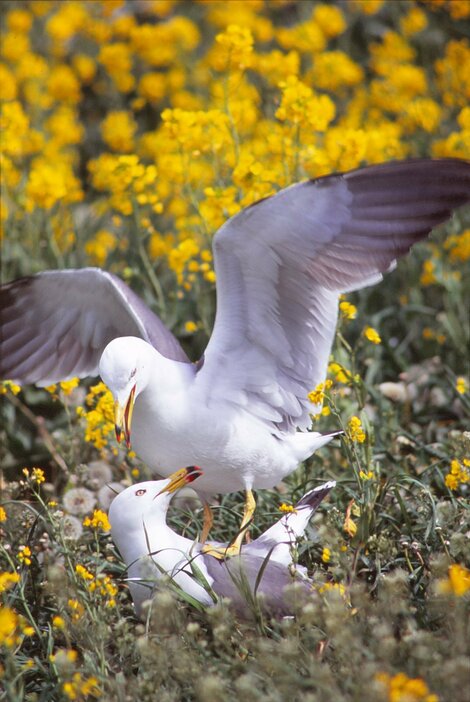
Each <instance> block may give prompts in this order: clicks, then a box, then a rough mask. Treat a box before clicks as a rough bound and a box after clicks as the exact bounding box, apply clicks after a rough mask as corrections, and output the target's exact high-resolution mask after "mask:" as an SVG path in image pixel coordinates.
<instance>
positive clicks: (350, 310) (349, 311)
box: [339, 300, 357, 319]
mask: <svg viewBox="0 0 470 702" xmlns="http://www.w3.org/2000/svg"><path fill="white" fill-rule="evenodd" d="M339 309H340V312H341V315H342V317H343V318H344V319H356V315H357V307H356V306H355V305H353V304H351V303H350V302H347V301H346V300H343V301H342V302H340V303H339Z"/></svg>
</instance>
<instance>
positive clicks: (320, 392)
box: [307, 379, 333, 405]
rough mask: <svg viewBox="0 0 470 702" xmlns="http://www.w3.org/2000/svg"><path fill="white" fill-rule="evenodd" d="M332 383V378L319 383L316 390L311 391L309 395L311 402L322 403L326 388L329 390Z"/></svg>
mask: <svg viewBox="0 0 470 702" xmlns="http://www.w3.org/2000/svg"><path fill="white" fill-rule="evenodd" d="M332 385H333V381H332V380H330V379H328V380H325V382H324V383H319V384H318V385H317V386H316V388H315V390H312V392H309V394H308V395H307V397H308V399H309V400H310V402H312V403H313V404H314V405H319V404H321V403H322V402H323V400H324V399H325V390H329V389H330V388H331V386H332Z"/></svg>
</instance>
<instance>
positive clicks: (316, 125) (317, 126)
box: [276, 76, 336, 132]
mask: <svg viewBox="0 0 470 702" xmlns="http://www.w3.org/2000/svg"><path fill="white" fill-rule="evenodd" d="M280 88H281V91H282V96H281V104H280V106H279V108H278V109H277V110H276V117H277V118H278V119H279V120H281V122H290V123H292V124H293V125H296V126H299V127H306V128H308V129H313V130H314V131H317V132H324V131H325V130H326V129H327V128H328V125H329V124H330V122H331V121H332V120H333V119H334V117H335V114H336V108H335V104H334V102H333V101H332V100H331V98H329V97H328V96H327V95H315V94H314V92H313V90H312V89H311V88H310V87H309V86H308V85H306V84H305V83H303V82H302V81H300V80H299V79H298V78H297V76H289V77H288V78H287V80H285V81H283V82H282V83H280Z"/></svg>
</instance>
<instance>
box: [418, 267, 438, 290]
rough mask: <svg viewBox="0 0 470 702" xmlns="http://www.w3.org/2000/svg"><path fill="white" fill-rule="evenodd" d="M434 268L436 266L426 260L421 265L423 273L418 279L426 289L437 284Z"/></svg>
mask: <svg viewBox="0 0 470 702" xmlns="http://www.w3.org/2000/svg"><path fill="white" fill-rule="evenodd" d="M435 268H436V266H435V263H434V261H430V260H428V261H425V262H424V263H423V271H422V273H421V277H420V279H419V282H420V283H421V285H424V286H425V287H426V286H428V285H433V284H434V283H437V278H436V275H435V272H434V271H435Z"/></svg>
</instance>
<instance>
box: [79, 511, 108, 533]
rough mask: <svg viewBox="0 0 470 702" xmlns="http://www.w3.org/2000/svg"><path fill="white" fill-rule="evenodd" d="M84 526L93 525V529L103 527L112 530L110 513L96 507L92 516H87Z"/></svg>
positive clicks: (105, 529)
mask: <svg viewBox="0 0 470 702" xmlns="http://www.w3.org/2000/svg"><path fill="white" fill-rule="evenodd" d="M83 526H86V527H91V528H92V529H102V530H103V531H110V530H111V524H110V523H109V519H108V515H107V514H106V512H103V511H102V510H101V509H95V510H94V512H93V516H92V517H91V518H90V517H85V519H84V520H83Z"/></svg>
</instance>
